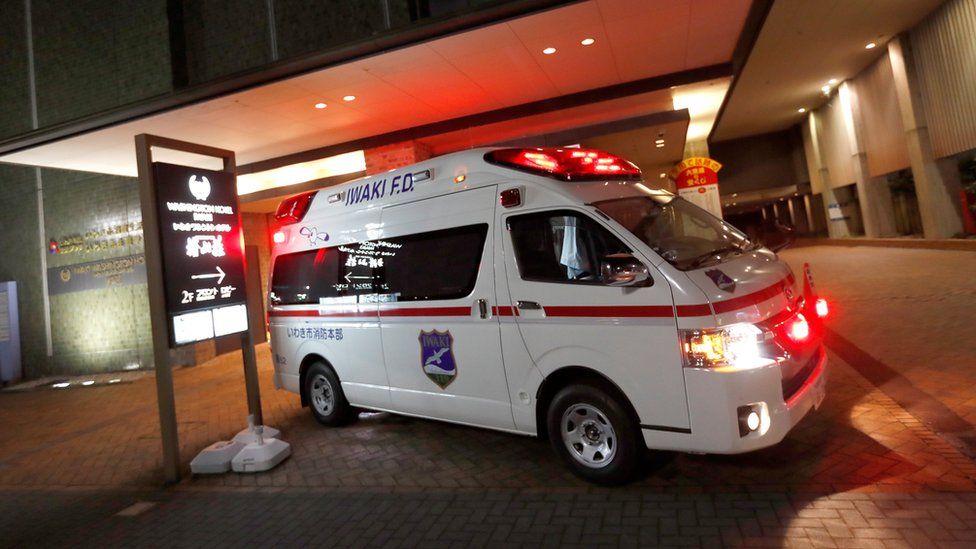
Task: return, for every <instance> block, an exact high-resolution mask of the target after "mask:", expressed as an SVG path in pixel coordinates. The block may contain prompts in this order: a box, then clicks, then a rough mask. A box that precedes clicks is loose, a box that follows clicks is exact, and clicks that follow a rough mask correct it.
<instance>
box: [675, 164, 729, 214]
mask: <svg viewBox="0 0 976 549" xmlns="http://www.w3.org/2000/svg"><path fill="white" fill-rule="evenodd" d="M721 169H722V165H721V164H719V163H718V162H716V161H714V160H712V159H711V158H702V157H692V158H685V159H684V160H682V161H681V162H679V163H678V165H677V166H675V171H676V172H677V174H678V175H677V178H676V180H677V188H678V196H680V197H682V198H684V199H685V200H687V201H689V202H691V203H693V204H695V205H696V206H698V207H700V208H703V209H705V210H706V211H708V213H710V214H712V215H714V216H715V217H717V218H719V219H721V218H722V201H721V198H720V197H719V193H718V171H719V170H721Z"/></svg>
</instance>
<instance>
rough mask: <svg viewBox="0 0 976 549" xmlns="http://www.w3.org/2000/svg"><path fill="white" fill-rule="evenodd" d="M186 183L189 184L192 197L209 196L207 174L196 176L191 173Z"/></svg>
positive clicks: (200, 198) (201, 197)
mask: <svg viewBox="0 0 976 549" xmlns="http://www.w3.org/2000/svg"><path fill="white" fill-rule="evenodd" d="M188 183H189V185H190V194H192V195H193V198H196V199H197V200H206V199H207V197H208V196H210V180H209V179H207V176H203V177H201V178H197V176H195V175H191V176H190V181H189V182H188Z"/></svg>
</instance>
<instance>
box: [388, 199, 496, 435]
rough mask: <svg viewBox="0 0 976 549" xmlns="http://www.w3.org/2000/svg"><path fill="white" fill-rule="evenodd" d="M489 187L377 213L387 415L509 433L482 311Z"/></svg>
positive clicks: (491, 328) (490, 301) (489, 284)
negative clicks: (400, 414) (388, 393)
mask: <svg viewBox="0 0 976 549" xmlns="http://www.w3.org/2000/svg"><path fill="white" fill-rule="evenodd" d="M495 192H496V190H495V187H488V188H480V189H473V190H467V191H460V192H457V193H454V194H451V195H448V196H441V197H436V198H430V199H426V200H421V201H418V202H413V203H410V204H403V205H397V206H390V207H387V208H384V209H383V214H382V230H383V235H384V237H383V240H382V241H383V242H385V243H386V244H384V246H385V249H386V250H387V251H388V252H389V254H390V255H387V256H385V257H384V261H385V265H384V267H383V269H384V281H385V282H384V283H385V285H386V287H385V288H384V292H388V294H387V295H389V296H390V297H389V298H387V299H384V301H381V303H380V304H379V308H380V329H381V334H382V339H383V354H384V356H385V360H386V366H387V371H388V373H389V378H390V389H391V400H392V403H393V408H394V409H395V410H396V411H399V412H404V413H408V414H415V415H420V416H425V417H432V418H437V419H444V420H449V421H456V422H461V423H468V424H472V425H482V426H486V427H494V428H501V429H513V428H514V422H513V419H512V409H511V400H510V399H509V396H508V385H507V383H506V379H505V367H504V364H503V362H502V355H501V343H500V341H499V325H498V319H497V318H496V317H494V316H493V315H492V306H493V305H494V298H495V290H494V279H493V278H494V277H493V269H492V265H493V261H492V258H493V250H494V238H493V235H494V232H493V231H492V230H491V228H492V225H493V219H494V215H495V203H496V200H495V196H496V195H495Z"/></svg>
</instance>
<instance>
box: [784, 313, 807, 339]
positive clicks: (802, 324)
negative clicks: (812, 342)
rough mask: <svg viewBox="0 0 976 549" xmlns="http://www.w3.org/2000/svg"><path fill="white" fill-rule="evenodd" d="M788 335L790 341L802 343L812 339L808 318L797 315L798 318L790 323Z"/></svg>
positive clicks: (800, 314)
mask: <svg viewBox="0 0 976 549" xmlns="http://www.w3.org/2000/svg"><path fill="white" fill-rule="evenodd" d="M786 333H787V334H789V336H790V339H792V340H793V341H795V342H797V343H802V342H803V341H806V339H807V338H808V337H810V323H809V322H807V319H806V317H805V316H803V314H802V313H797V314H796V317H795V318H793V319H792V320H791V321H790V326H789V328H788V329H787V332H786Z"/></svg>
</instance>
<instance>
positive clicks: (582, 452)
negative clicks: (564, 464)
mask: <svg viewBox="0 0 976 549" xmlns="http://www.w3.org/2000/svg"><path fill="white" fill-rule="evenodd" d="M561 426H562V428H561V429H560V431H561V433H560V435H561V437H562V440H563V444H564V445H565V446H566V449H567V450H568V451H569V455H571V456H573V459H575V460H576V461H578V462H579V463H581V464H583V465H585V466H587V467H590V468H593V469H599V468H601V467H606V466H607V465H609V464H610V463H611V462H612V461H613V458H614V456H615V455H616V453H617V435H616V432H615V431H614V429H613V425H611V423H610V420H609V419H608V418H607V415H606V414H604V413H603V412H602V411H601V410H600V409H599V408H597V407H596V406H593V405H592V404H582V403H581V404H574V405H573V406H570V407H569V408H567V409H566V411H565V412H564V413H563V416H562V423H561Z"/></svg>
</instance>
